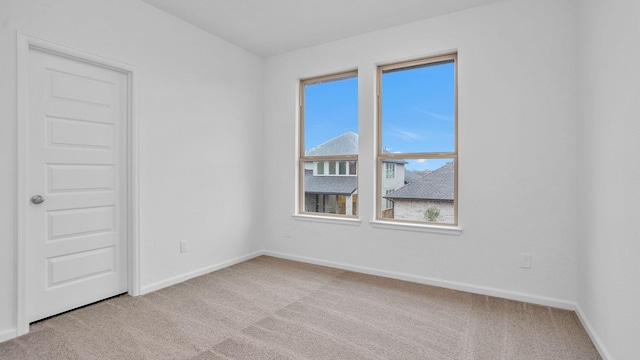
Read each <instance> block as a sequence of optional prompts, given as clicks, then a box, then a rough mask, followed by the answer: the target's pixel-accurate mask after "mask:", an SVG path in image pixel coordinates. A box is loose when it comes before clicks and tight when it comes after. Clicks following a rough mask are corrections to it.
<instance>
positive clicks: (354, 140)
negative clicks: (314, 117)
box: [304, 132, 406, 215]
mask: <svg viewBox="0 0 640 360" xmlns="http://www.w3.org/2000/svg"><path fill="white" fill-rule="evenodd" d="M357 153H358V134H356V133H353V132H347V133H344V134H342V135H340V136H337V137H335V138H333V139H331V140H328V141H326V142H324V143H322V144H320V145H318V146H316V147H314V148H311V149H309V150H307V151H306V152H305V155H306V156H331V155H351V154H357ZM405 164H406V162H405V161H403V160H394V161H385V163H384V168H383V174H382V191H383V194H386V193H390V192H392V191H394V190H396V189H399V188H401V187H402V186H404V183H405V182H404V165H405ZM304 197H305V199H304V207H305V209H304V210H305V211H306V212H320V213H330V214H343V215H357V203H358V202H357V197H358V176H357V163H356V162H355V161H313V162H311V161H308V162H306V163H305V172H304ZM382 200H383V203H382V204H383V207H384V205H385V204H386V202H387V201H386V200H385V199H382ZM388 204H389V206H391V203H390V202H388Z"/></svg>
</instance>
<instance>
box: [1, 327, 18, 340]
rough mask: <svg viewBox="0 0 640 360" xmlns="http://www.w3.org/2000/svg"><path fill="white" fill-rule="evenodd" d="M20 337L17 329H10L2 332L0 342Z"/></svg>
mask: <svg viewBox="0 0 640 360" xmlns="http://www.w3.org/2000/svg"><path fill="white" fill-rule="evenodd" d="M16 337H18V331H17V330H16V329H9V330H5V331H3V332H0V342H3V341H7V340H11V339H14V338H16Z"/></svg>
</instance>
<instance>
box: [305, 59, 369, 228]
mask: <svg viewBox="0 0 640 360" xmlns="http://www.w3.org/2000/svg"><path fill="white" fill-rule="evenodd" d="M354 77H355V78H356V79H357V78H358V69H353V70H349V71H342V72H337V73H332V74H328V75H322V76H315V77H310V78H303V79H300V80H299V86H298V102H299V103H298V111H299V113H298V129H299V131H298V204H297V206H298V208H297V212H296V213H297V214H298V215H305V216H314V217H332V218H337V219H358V218H359V211H358V212H356V215H346V214H332V213H323V212H309V211H306V210H305V189H304V179H305V163H306V162H309V161H311V162H335V163H336V164H335V170H336V171H335V174H329V167H330V166H331V165H330V164H326V165H328V166H325V169H324V176H355V177H356V192H355V193H354V194H352V196H353V195H356V194H358V193H359V192H358V189H359V186H360V181H359V179H360V178H359V173H360V171H359V170H358V169H357V167H358V166H359V162H358V154H352V155H326V156H325V155H323V156H306V155H305V143H304V140H305V118H304V113H305V111H304V104H305V86H306V85H308V84H313V83H320V82H327V81H332V80H336V81H339V80H341V79H349V78H354ZM357 100H358V103H359V100H360V99H359V94H358V97H357ZM358 120H359V119H358ZM358 122H359V121H358ZM358 127H359V126H358ZM340 161H346V162H347V174H345V175H338V168H339V165H338V163H339V162H340ZM352 161H355V167H356V171H355V175H351V174H349V172H350V171H349V168H350V166H351V164H350V163H349V162H352ZM356 199H357V197H356ZM356 201H358V200H356ZM356 206H357V208H358V209H359V208H360V206H359V205H358V204H357V203H356Z"/></svg>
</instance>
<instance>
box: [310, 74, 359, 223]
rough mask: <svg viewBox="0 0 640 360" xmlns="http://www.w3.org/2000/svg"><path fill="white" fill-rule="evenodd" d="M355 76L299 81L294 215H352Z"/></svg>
mask: <svg viewBox="0 0 640 360" xmlns="http://www.w3.org/2000/svg"><path fill="white" fill-rule="evenodd" d="M357 75H358V74H357V71H350V72H345V73H340V74H334V75H328V76H322V77H317V78H312V79H305V80H301V81H300V135H299V141H300V149H299V152H300V153H299V159H300V163H299V168H300V173H299V184H300V186H299V189H300V193H299V195H298V197H299V204H298V212H299V213H303V214H323V215H330V216H343V217H355V216H356V215H357V209H358V206H357V199H358V197H357V192H358V176H357V169H356V168H357V161H358V77H357Z"/></svg>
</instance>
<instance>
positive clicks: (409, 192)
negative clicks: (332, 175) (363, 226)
mask: <svg viewBox="0 0 640 360" xmlns="http://www.w3.org/2000/svg"><path fill="white" fill-rule="evenodd" d="M456 63H457V56H456V55H455V54H451V55H445V56H438V57H433V58H427V59H421V60H415V61H409V62H403V63H396V64H390V65H384V66H380V67H378V129H379V131H378V139H377V145H378V151H377V168H378V170H377V173H378V188H377V193H378V196H377V201H376V203H377V211H376V213H377V218H378V219H383V220H390V221H398V222H421V223H425V222H426V223H437V224H445V225H457V222H458V219H457V204H458V199H457V193H458V192H457V184H458V182H457V164H458V153H457V104H456V101H457V95H456V92H457V88H456ZM390 206H391V207H392V208H389V207H390Z"/></svg>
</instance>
